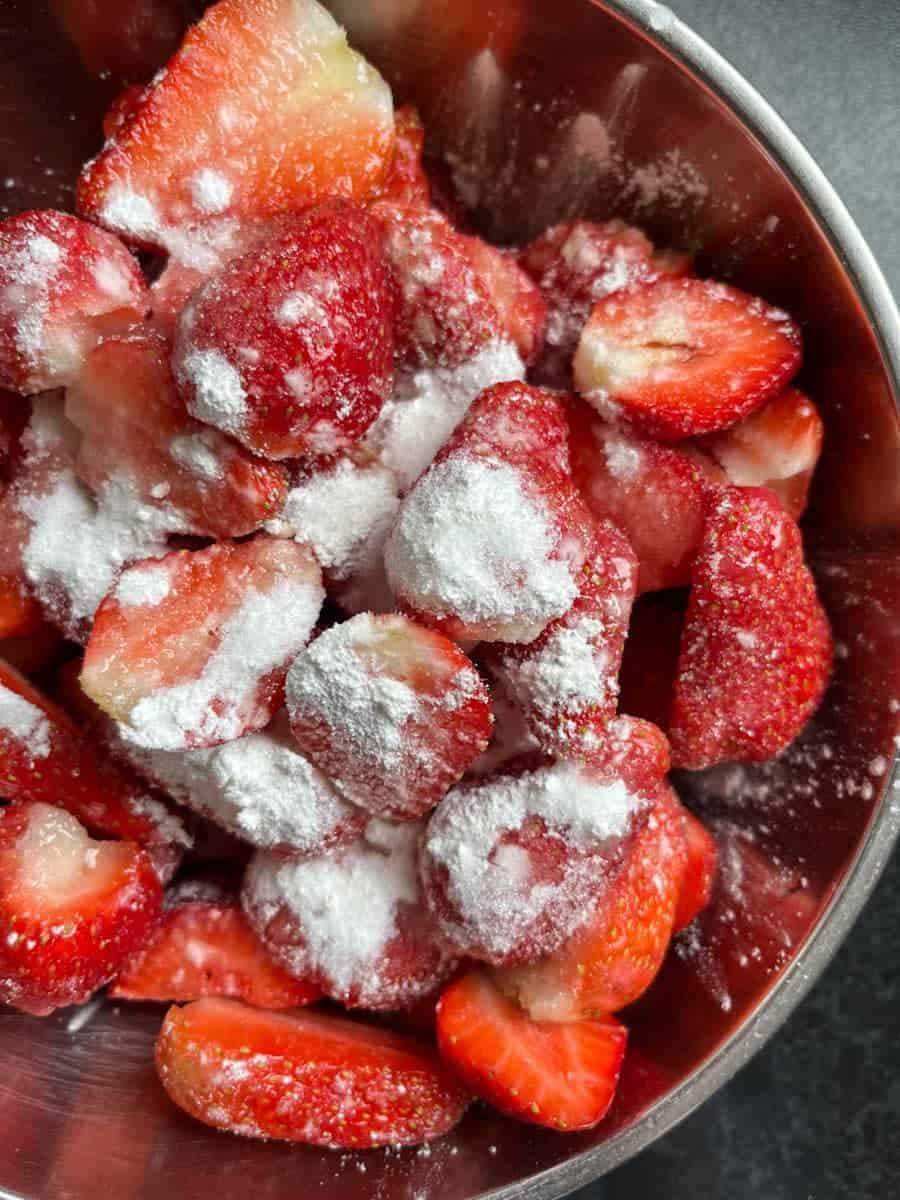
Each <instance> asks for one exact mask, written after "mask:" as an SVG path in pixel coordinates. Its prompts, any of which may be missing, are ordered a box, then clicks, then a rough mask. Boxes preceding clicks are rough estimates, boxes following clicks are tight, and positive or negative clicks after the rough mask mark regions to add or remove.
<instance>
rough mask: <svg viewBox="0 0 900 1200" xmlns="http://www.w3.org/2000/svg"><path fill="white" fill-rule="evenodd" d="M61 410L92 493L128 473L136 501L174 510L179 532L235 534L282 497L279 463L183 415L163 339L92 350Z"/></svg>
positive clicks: (138, 334)
mask: <svg viewBox="0 0 900 1200" xmlns="http://www.w3.org/2000/svg"><path fill="white" fill-rule="evenodd" d="M66 416H67V417H68V418H69V420H70V421H72V423H73V424H74V425H75V426H76V427H77V428H78V429H80V430H81V433H82V435H83V436H82V439H81V444H80V446H79V448H78V457H77V458H76V463H75V466H76V470H77V472H78V475H79V477H80V478H81V479H83V480H84V482H85V483H87V484H88V485H89V487H91V488H92V489H93V490H94V491H95V492H100V491H101V490H102V488H103V486H104V484H108V483H109V482H110V480H111V479H113V478H114V477H115V476H116V475H121V474H123V473H127V474H128V475H129V477H130V478H131V479H132V480H133V482H134V485H135V487H136V488H137V491H138V495H139V498H140V502H141V504H144V505H148V506H149V507H150V508H160V509H163V508H165V509H169V510H171V509H174V510H176V511H177V512H178V513H179V514H180V517H181V519H180V520H179V521H178V524H179V525H180V527H181V529H182V530H183V531H184V532H185V533H195V534H201V535H206V536H208V537H240V536H242V535H243V534H246V533H251V532H252V531H253V530H254V529H257V528H259V526H260V525H262V524H263V522H264V521H266V520H267V519H268V518H269V517H271V516H273V515H274V514H275V513H277V512H278V510H279V509H280V508H281V506H282V504H283V503H284V498H285V495H286V494H287V473H286V471H285V470H284V468H283V467H281V466H279V465H277V464H275V463H268V462H265V461H264V460H262V459H259V458H256V457H255V456H254V455H252V454H250V453H249V452H248V451H247V450H245V449H244V447H243V446H241V445H239V444H238V443H237V442H234V441H232V440H231V439H230V438H227V437H226V436H225V435H224V434H223V433H220V432H219V431H218V430H217V429H211V428H210V427H209V426H208V425H203V424H201V423H200V422H199V421H196V420H194V418H193V417H191V416H189V415H188V413H187V412H186V410H185V407H184V403H183V401H182V400H181V398H180V397H179V395H178V392H177V390H176V387H175V381H174V379H173V378H172V374H171V371H170V368H169V356H168V350H167V347H166V344H165V342H164V341H163V339H162V338H161V337H159V336H158V335H156V334H154V333H152V332H150V331H148V330H146V329H135V330H133V331H132V332H131V333H129V334H128V335H127V336H126V337H118V338H112V339H109V340H108V341H105V342H103V344H102V345H100V346H98V347H97V348H96V349H95V350H94V351H93V352H92V353H91V355H90V356H89V357H88V359H87V361H86V363H85V365H84V368H83V370H82V372H81V375H80V376H79V378H78V380H77V381H76V382H75V383H74V384H73V385H72V386H71V387H70V388H69V389H68V392H67V394H66Z"/></svg>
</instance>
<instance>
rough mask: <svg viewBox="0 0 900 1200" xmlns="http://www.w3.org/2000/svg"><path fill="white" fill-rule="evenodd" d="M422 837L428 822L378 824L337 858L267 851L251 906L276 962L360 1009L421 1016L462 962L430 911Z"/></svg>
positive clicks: (247, 888) (257, 859) (249, 877)
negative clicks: (417, 1010) (422, 881)
mask: <svg viewBox="0 0 900 1200" xmlns="http://www.w3.org/2000/svg"><path fill="white" fill-rule="evenodd" d="M421 835H422V825H421V822H417V821H404V822H403V823H402V824H396V823H391V822H387V821H380V820H377V819H375V820H370V821H369V823H368V825H367V826H366V829H365V833H364V834H363V836H362V837H361V838H360V839H359V840H358V841H356V842H354V843H353V844H351V845H349V846H344V847H341V848H340V849H338V850H335V851H333V852H332V853H330V854H323V855H319V856H318V857H310V858H305V859H296V860H294V859H285V858H284V857H283V856H278V855H274V854H269V853H265V852H263V851H260V852H258V853H257V854H256V855H255V856H254V858H253V859H252V861H251V863H250V866H249V867H248V869H247V874H246V876H245V879H244V892H243V904H244V911H245V912H246V914H247V916H248V918H249V920H250V924H251V926H252V927H253V930H254V931H255V933H256V934H257V936H258V937H259V938H260V940H261V941H262V944H263V945H264V946H265V948H266V950H267V952H268V953H269V954H270V955H271V957H272V959H273V960H274V961H275V962H276V963H278V964H279V966H281V967H283V968H284V970H286V971H287V972H288V974H289V975H293V976H295V977H296V978H297V979H302V980H304V981H308V980H312V981H313V982H315V983H316V984H317V985H318V986H319V987H321V989H322V991H323V992H324V993H325V994H326V996H329V997H331V999H333V1000H337V1001H338V1002H339V1003H340V1004H344V1005H346V1006H347V1007H350V1008H371V1009H386V1010H387V1011H394V1010H396V1009H406V1008H411V1007H413V1006H414V1005H415V1004H416V1003H417V1001H419V1000H420V999H421V998H422V997H423V996H426V995H428V993H429V992H432V991H433V990H434V989H435V988H436V987H438V986H439V985H440V984H441V983H443V981H444V980H445V979H446V978H447V977H448V976H449V975H450V973H451V972H452V971H453V969H454V966H455V957H454V955H453V954H452V952H451V951H450V950H449V949H448V948H447V946H445V945H444V944H443V942H442V941H441V939H440V936H439V934H438V930H437V927H436V922H435V920H434V918H433V917H432V915H431V913H430V912H429V910H428V908H427V907H426V905H425V904H424V903H423V897H422V894H421V890H420V886H419V883H418V880H417V875H416V864H417V859H418V852H419V841H420V839H421Z"/></svg>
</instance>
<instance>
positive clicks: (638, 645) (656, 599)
mask: <svg viewBox="0 0 900 1200" xmlns="http://www.w3.org/2000/svg"><path fill="white" fill-rule="evenodd" d="M682 595H683V593H674V594H668V593H667V594H665V595H662V594H660V593H655V592H654V593H650V594H648V595H644V596H640V597H638V600H637V602H636V603H635V605H634V607H633V608H632V610H631V623H630V624H629V626H628V637H627V639H626V641H625V652H624V654H623V655H622V666H621V669H620V671H619V710H620V711H621V712H625V713H631V714H632V715H633V716H635V717H643V718H644V720H647V721H652V722H653V723H654V724H655V725H658V726H659V727H660V729H668V728H669V721H670V720H671V716H672V691H673V689H674V687H675V674H676V672H677V670H678V654H679V647H680V644H681V628H682V625H683V624H684V613H683V611H682V605H681V604H680V603H679V601H680V599H681V596H682Z"/></svg>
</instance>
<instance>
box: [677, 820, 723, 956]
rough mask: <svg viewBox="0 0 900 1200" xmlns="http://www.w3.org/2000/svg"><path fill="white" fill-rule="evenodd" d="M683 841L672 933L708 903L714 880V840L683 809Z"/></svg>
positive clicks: (691, 919)
mask: <svg viewBox="0 0 900 1200" xmlns="http://www.w3.org/2000/svg"><path fill="white" fill-rule="evenodd" d="M683 819H684V842H685V849H686V850H687V862H686V864H685V869H684V878H683V880H682V882H681V892H680V894H679V897H678V906H677V908H676V909H675V932H676V933H680V932H681V930H682V929H687V927H688V925H690V923H691V922H692V921H693V920H694V918H695V917H696V916H698V915H699V914H700V913H701V912H703V910H704V909H705V908H706V906H707V905H708V904H709V901H710V897H711V896H712V890H713V884H714V883H715V879H716V860H717V858H718V852H717V850H716V840H715V838H714V837H713V835H712V834H711V833H710V832H709V830H708V829H707V828H706V826H705V825H704V824H703V822H702V821H700V820H699V818H697V817H695V816H694V814H693V813H692V812H691V811H690V810H689V809H687V808H686V809H684V812H683Z"/></svg>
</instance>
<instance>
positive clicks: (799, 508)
mask: <svg viewBox="0 0 900 1200" xmlns="http://www.w3.org/2000/svg"><path fill="white" fill-rule="evenodd" d="M824 434H825V427H824V425H823V424H822V418H821V417H820V416H819V414H818V412H817V410H816V406H815V405H814V404H813V403H812V401H811V400H810V399H809V397H808V396H806V395H804V393H803V392H801V391H798V389H797V388H788V389H787V391H785V392H782V393H781V395H780V396H776V397H775V399H774V400H770V401H769V402H768V404H766V405H764V406H763V407H762V408H760V409H758V410H757V411H756V412H755V413H752V414H751V415H750V416H749V417H746V418H745V419H744V420H743V421H740V422H739V423H738V424H737V425H732V427H731V428H730V429H725V430H723V431H722V432H721V433H711V434H709V436H708V437H706V438H704V439H703V445H704V447H705V448H706V449H707V450H708V451H709V452H710V454H712V456H713V457H714V458H715V459H716V460H717V461H718V462H719V464H720V465H721V467H722V469H723V471H724V472H725V474H726V475H727V477H728V479H729V480H730V481H731V483H735V484H739V485H741V486H743V487H769V488H771V489H772V491H773V492H774V493H775V494H776V495H777V496H778V498H779V500H780V501H781V503H782V504H783V505H784V507H785V508H786V509H787V511H788V512H789V513H790V514H791V516H792V517H793V518H794V520H795V521H799V519H800V517H801V516H802V515H803V513H804V510H805V509H806V497H807V495H808V493H809V485H810V483H811V482H812V477H813V472H814V471H815V469H816V463H817V462H818V461H819V455H820V454H821V453H822V440H823V437H824Z"/></svg>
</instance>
